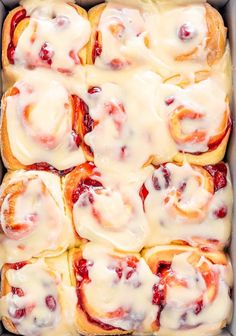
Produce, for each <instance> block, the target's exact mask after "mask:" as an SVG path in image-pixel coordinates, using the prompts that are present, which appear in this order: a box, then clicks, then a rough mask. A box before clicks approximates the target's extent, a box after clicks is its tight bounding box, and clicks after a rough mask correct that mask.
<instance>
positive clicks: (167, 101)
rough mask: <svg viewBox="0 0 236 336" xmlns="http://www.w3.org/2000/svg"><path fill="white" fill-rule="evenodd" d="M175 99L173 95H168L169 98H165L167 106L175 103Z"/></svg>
mask: <svg viewBox="0 0 236 336" xmlns="http://www.w3.org/2000/svg"><path fill="white" fill-rule="evenodd" d="M174 101H175V98H174V97H173V96H171V97H167V98H166V99H165V103H166V105H167V106H169V105H171V104H173V102H174Z"/></svg>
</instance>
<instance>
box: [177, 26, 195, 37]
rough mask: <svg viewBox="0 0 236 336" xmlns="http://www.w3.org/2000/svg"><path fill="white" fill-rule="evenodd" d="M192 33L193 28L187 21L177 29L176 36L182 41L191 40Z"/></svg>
mask: <svg viewBox="0 0 236 336" xmlns="http://www.w3.org/2000/svg"><path fill="white" fill-rule="evenodd" d="M194 34H195V32H194V29H193V27H192V26H191V25H190V24H189V23H185V24H183V25H182V26H181V27H180V28H179V31H178V36H179V38H180V40H182V41H186V40H191V39H192V38H193V37H194Z"/></svg>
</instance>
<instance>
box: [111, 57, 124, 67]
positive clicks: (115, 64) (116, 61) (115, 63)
mask: <svg viewBox="0 0 236 336" xmlns="http://www.w3.org/2000/svg"><path fill="white" fill-rule="evenodd" d="M110 66H111V68H112V69H113V70H121V69H122V68H124V63H123V62H122V61H121V60H119V59H118V58H114V59H113V60H112V61H111V62H110Z"/></svg>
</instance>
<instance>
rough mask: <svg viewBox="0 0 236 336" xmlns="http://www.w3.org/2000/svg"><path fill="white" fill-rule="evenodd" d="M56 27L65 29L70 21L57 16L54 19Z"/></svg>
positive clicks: (64, 17) (62, 16)
mask: <svg viewBox="0 0 236 336" xmlns="http://www.w3.org/2000/svg"><path fill="white" fill-rule="evenodd" d="M55 22H56V25H57V26H58V27H60V28H66V27H68V26H69V24H70V20H69V18H68V17H67V16H64V15H59V16H57V17H56V18H55Z"/></svg>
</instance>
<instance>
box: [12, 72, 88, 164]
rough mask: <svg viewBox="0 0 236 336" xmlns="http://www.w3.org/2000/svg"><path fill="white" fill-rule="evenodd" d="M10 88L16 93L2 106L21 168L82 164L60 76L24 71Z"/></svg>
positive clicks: (70, 110) (70, 111)
mask: <svg viewBox="0 0 236 336" xmlns="http://www.w3.org/2000/svg"><path fill="white" fill-rule="evenodd" d="M14 87H16V88H17V89H18V90H19V91H20V93H19V94H17V95H14V96H8V97H7V106H6V117H7V132H8V136H9V141H10V146H11V150H12V153H13V155H14V156H15V157H16V158H17V159H18V160H19V161H20V162H21V163H22V164H25V165H30V164H33V163H37V162H47V163H49V164H51V165H52V166H54V167H55V168H57V169H59V170H63V169H67V168H71V167H73V166H75V165H78V164H80V163H82V162H84V156H83V153H82V150H81V148H78V147H77V145H76V144H75V141H74V138H73V135H72V107H71V102H70V100H69V96H70V94H69V91H68V89H67V87H66V86H64V81H63V80H62V79H61V77H60V76H58V77H56V76H53V74H51V73H50V71H43V70H41V71H38V70H37V72H27V73H25V77H24V79H23V80H21V81H19V82H17V83H16V84H15V85H14ZM27 106H30V107H31V109H30V114H29V118H28V120H27V119H26V118H24V113H26V108H27ZM16 134H17V136H16Z"/></svg>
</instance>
